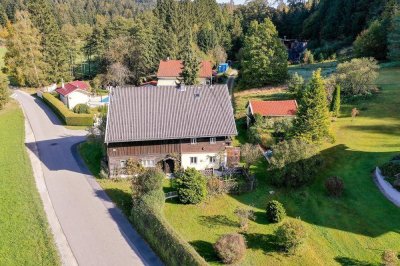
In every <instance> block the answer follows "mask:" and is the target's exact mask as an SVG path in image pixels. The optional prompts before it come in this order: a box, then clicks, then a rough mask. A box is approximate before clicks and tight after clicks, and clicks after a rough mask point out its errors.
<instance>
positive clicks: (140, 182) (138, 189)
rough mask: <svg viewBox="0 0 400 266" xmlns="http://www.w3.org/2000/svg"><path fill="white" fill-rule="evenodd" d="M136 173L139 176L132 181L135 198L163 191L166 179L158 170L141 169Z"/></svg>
mask: <svg viewBox="0 0 400 266" xmlns="http://www.w3.org/2000/svg"><path fill="white" fill-rule="evenodd" d="M139 170H141V171H136V172H137V174H139V175H138V176H135V177H133V179H132V190H133V196H134V197H142V196H143V195H145V194H147V193H149V192H151V191H155V190H161V189H162V182H163V180H164V178H165V176H164V174H163V173H162V172H161V171H160V170H158V169H152V168H149V169H146V170H144V169H139Z"/></svg>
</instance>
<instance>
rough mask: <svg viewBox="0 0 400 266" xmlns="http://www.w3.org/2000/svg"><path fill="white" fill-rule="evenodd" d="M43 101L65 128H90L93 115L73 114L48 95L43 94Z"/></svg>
mask: <svg viewBox="0 0 400 266" xmlns="http://www.w3.org/2000/svg"><path fill="white" fill-rule="evenodd" d="M43 101H44V102H45V103H46V104H47V105H48V106H49V107H50V108H51V109H53V110H54V112H55V113H56V114H57V115H58V116H59V117H60V118H61V119H62V120H63V121H64V123H65V124H66V125H67V126H92V125H93V115H91V114H75V113H73V112H72V111H71V110H69V109H68V108H67V107H66V106H65V105H64V104H63V103H62V102H61V101H60V100H58V99H57V98H56V97H54V96H53V95H51V94H50V93H47V92H46V93H43Z"/></svg>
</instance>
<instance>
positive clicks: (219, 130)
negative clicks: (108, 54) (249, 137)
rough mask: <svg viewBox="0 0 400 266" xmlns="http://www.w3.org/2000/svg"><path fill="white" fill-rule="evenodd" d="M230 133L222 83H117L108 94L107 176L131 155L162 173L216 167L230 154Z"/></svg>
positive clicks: (118, 170) (228, 108) (230, 120)
mask: <svg viewBox="0 0 400 266" xmlns="http://www.w3.org/2000/svg"><path fill="white" fill-rule="evenodd" d="M235 135H237V130H236V125H235V119H234V116H233V108H232V104H231V101H230V96H229V93H228V88H227V86H226V85H214V86H207V85H198V86H163V87H154V88H152V89H148V88H146V87H118V88H115V89H114V90H113V91H112V93H111V95H110V105H109V113H108V118H107V126H106V136H105V143H106V146H107V158H108V166H109V170H110V175H111V176H114V175H118V174H120V173H121V171H123V170H122V169H123V168H124V167H125V164H126V161H127V160H128V159H130V158H132V159H135V160H137V161H139V162H141V163H142V165H143V166H144V167H156V166H159V167H161V168H162V169H163V171H164V172H165V173H173V172H174V171H175V170H177V169H178V168H180V167H182V168H188V167H193V168H196V169H197V170H206V169H217V168H219V167H220V166H223V165H227V164H228V165H229V162H230V160H235V158H231V157H234V156H235V155H234V154H235V153H232V152H231V151H230V149H231V148H232V147H231V137H232V136H235Z"/></svg>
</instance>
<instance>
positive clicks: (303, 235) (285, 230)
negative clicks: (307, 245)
mask: <svg viewBox="0 0 400 266" xmlns="http://www.w3.org/2000/svg"><path fill="white" fill-rule="evenodd" d="M275 236H276V241H277V245H278V246H280V247H282V248H283V250H284V251H285V252H288V253H295V252H296V251H297V250H298V248H299V247H300V246H301V245H303V244H304V242H305V240H306V239H307V231H306V228H305V227H304V226H303V224H302V223H301V221H300V220H292V221H287V222H284V223H283V224H282V225H281V226H279V227H278V229H277V230H276V232H275Z"/></svg>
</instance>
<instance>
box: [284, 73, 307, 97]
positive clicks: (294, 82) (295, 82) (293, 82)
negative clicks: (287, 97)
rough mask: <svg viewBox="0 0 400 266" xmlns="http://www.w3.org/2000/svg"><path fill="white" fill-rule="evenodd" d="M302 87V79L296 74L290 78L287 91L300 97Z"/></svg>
mask: <svg viewBox="0 0 400 266" xmlns="http://www.w3.org/2000/svg"><path fill="white" fill-rule="evenodd" d="M303 87H304V79H303V77H302V76H300V75H299V74H297V72H296V73H294V74H293V75H291V76H290V79H289V81H288V90H289V91H290V92H291V93H293V94H295V95H300V93H301V91H302V90H303Z"/></svg>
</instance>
